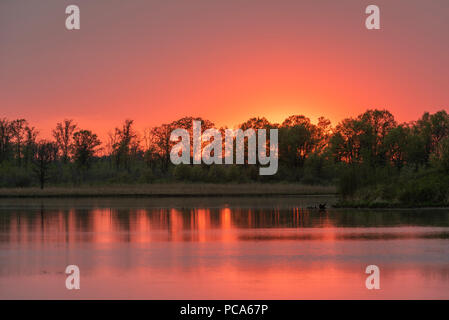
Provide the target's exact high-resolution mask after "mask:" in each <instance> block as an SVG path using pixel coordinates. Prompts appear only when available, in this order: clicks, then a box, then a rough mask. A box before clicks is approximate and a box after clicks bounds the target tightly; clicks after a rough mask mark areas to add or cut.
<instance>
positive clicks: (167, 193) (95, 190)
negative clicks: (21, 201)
mask: <svg viewBox="0 0 449 320" xmlns="http://www.w3.org/2000/svg"><path fill="white" fill-rule="evenodd" d="M335 194H336V188H335V187H334V186H313V185H300V184H281V183H279V184H262V183H248V184H206V183H202V184H194V183H192V184H188V183H166V184H142V185H111V186H82V187H48V188H45V189H43V190H41V189H39V188H0V198H53V197H54V198H61V197H67V198H83V197H205V196H206V197H208V196H209V197H219V196H233V197H240V196H245V197H246V196H292V195H298V196H300V195H302V196H304V195H335Z"/></svg>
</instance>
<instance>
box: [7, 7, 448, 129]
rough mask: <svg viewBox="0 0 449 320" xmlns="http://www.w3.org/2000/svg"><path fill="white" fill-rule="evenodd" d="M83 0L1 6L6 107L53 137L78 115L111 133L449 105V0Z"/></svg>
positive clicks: (414, 112) (405, 113)
mask: <svg viewBox="0 0 449 320" xmlns="http://www.w3.org/2000/svg"><path fill="white" fill-rule="evenodd" d="M371 2H372V1H370V2H368V1H358V0H353V1H351V0H345V1H330V0H329V1H325V0H320V1H298V0H280V1H266V0H258V1H255V0H249V1H244V2H242V1H240V0H239V1H237V0H226V1H224V0H216V1H209V0H195V1H180V0H177V1H143V0H133V1H118V0H110V1H107V2H106V1H99V0H96V1H91V0H89V1H85V0H78V1H76V4H77V5H79V7H80V10H81V29H80V30H77V31H67V30H66V29H65V24H64V22H65V17H66V15H65V13H64V12H65V7H66V6H67V5H68V4H71V2H70V3H69V2H67V1H49V0H42V1H39V3H34V2H33V3H30V2H29V1H24V0H16V1H9V0H6V1H2V2H1V3H0V117H7V118H10V119H13V118H18V117H24V118H26V119H28V120H29V121H30V122H31V123H32V124H33V125H34V126H36V127H37V128H39V129H40V131H41V136H44V137H45V136H48V135H49V133H50V130H51V128H52V127H54V125H55V123H56V122H58V121H61V120H62V119H64V118H73V119H75V120H76V121H77V122H78V124H79V125H80V126H81V127H83V128H87V129H92V130H93V131H94V132H96V133H98V134H99V135H100V136H104V135H105V134H106V132H107V131H109V130H112V129H113V128H114V127H115V126H118V125H120V124H121V123H122V122H123V120H124V119H126V118H130V119H134V120H135V123H136V127H137V128H138V129H140V130H142V129H143V128H144V127H148V126H153V125H157V124H160V123H164V122H170V121H172V120H175V119H177V118H180V117H182V116H186V115H192V116H201V117H203V118H207V119H210V120H212V121H213V122H215V123H216V125H217V126H222V125H228V126H231V127H232V126H234V125H236V124H238V123H241V122H243V121H245V120H247V119H248V118H250V117H253V116H266V117H267V118H268V119H269V120H270V121H273V122H281V121H282V120H283V119H284V118H286V117H287V116H289V115H292V114H304V115H306V116H308V117H310V118H311V119H312V120H313V121H315V120H316V119H317V118H318V117H319V116H325V117H328V118H330V119H331V120H332V121H333V123H334V124H335V122H337V121H339V120H341V119H343V118H345V117H348V116H355V115H357V114H359V113H361V112H363V111H365V110H366V109H367V108H387V109H389V110H390V111H391V112H393V114H394V115H395V116H396V118H397V119H398V120H399V121H409V120H414V119H416V118H417V117H419V116H420V115H421V114H422V113H423V112H424V111H430V112H434V111H437V110H441V109H446V110H448V105H449V104H448V101H449V90H448V88H447V85H448V83H449V73H448V71H449V59H448V56H449V43H448V41H447V39H449V2H448V1H447V0H429V1H422V0H407V1H406V0H398V1H377V0H376V1H375V3H376V4H377V5H378V6H379V7H380V9H381V30H376V31H369V30H366V29H365V24H364V19H365V17H366V14H365V13H364V11H365V8H366V6H367V5H368V4H371Z"/></svg>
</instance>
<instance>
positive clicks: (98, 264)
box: [0, 196, 449, 299]
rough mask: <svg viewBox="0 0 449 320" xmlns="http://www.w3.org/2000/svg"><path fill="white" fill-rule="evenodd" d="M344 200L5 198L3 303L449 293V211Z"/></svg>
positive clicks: (0, 225)
mask: <svg viewBox="0 0 449 320" xmlns="http://www.w3.org/2000/svg"><path fill="white" fill-rule="evenodd" d="M334 201H335V199H334V198H333V197H327V196H307V197H273V198H268V197H260V198H259V197H251V198H245V197H237V198H226V197H223V198H220V197H218V198H135V199H133V198H122V199H121V198H116V199H109V198H104V199H103V198H96V199H89V198H86V199H70V198H69V199H0V298H1V299H19V298H26V299H95V298H99V299H412V298H413V299H430V298H433V299H449V210H447V209H419V210H418V209H407V210H405V209H404V210H399V209H398V210H356V209H326V210H321V211H320V210H318V209H311V208H309V209H307V208H308V207H314V206H315V205H318V204H319V203H327V204H328V205H327V207H330V204H332V203H333V202H334ZM68 265H77V266H78V267H79V269H80V290H67V289H66V287H65V281H66V278H67V275H66V274H65V269H66V267H67V266H68ZM369 265H376V266H378V267H379V270H380V289H379V290H368V289H367V288H366V286H365V280H366V278H367V277H368V276H369V275H368V274H366V273H365V269H366V267H367V266H369Z"/></svg>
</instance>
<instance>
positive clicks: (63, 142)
mask: <svg viewBox="0 0 449 320" xmlns="http://www.w3.org/2000/svg"><path fill="white" fill-rule="evenodd" d="M76 126H77V125H76V124H75V123H74V122H73V120H71V119H70V120H68V119H65V120H64V121H63V122H58V123H57V124H56V128H55V129H53V131H52V133H53V137H54V138H55V140H56V144H57V146H58V148H59V150H60V151H61V155H62V159H63V161H64V163H67V161H68V160H69V155H70V149H71V146H72V138H73V132H74V131H75V129H76Z"/></svg>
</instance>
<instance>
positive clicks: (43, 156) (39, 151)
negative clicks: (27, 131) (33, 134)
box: [33, 140, 58, 189]
mask: <svg viewBox="0 0 449 320" xmlns="http://www.w3.org/2000/svg"><path fill="white" fill-rule="evenodd" d="M57 148H58V147H57V146H56V144H55V143H54V142H49V141H46V140H42V141H39V142H38V143H37V144H36V151H35V153H34V158H33V163H34V168H33V169H34V172H35V173H36V175H37V177H38V179H39V183H40V187H41V189H44V184H45V182H46V181H47V180H48V179H49V173H50V167H51V164H52V163H53V161H55V160H56V154H57V150H58V149H57Z"/></svg>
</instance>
